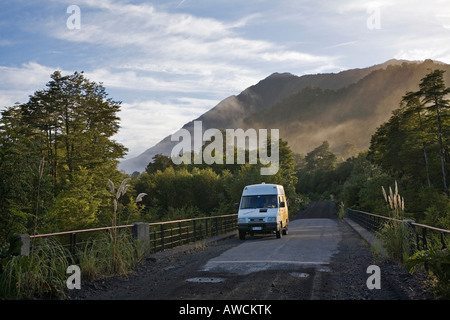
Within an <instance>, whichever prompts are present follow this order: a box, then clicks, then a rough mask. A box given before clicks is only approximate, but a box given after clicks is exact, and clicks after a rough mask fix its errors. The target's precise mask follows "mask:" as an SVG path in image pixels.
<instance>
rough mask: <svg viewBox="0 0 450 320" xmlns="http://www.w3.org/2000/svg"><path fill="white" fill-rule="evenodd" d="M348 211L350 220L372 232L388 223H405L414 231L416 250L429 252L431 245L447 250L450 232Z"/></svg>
mask: <svg viewBox="0 0 450 320" xmlns="http://www.w3.org/2000/svg"><path fill="white" fill-rule="evenodd" d="M346 211H347V215H348V217H349V218H350V219H352V220H353V221H355V222H356V223H358V224H360V225H361V226H362V227H364V228H366V229H367V230H369V231H372V232H376V231H378V230H380V229H381V227H382V226H383V224H384V223H386V222H387V221H394V222H396V223H403V224H405V225H407V226H409V227H410V228H411V230H412V231H413V238H414V242H415V243H414V244H413V245H415V248H416V250H427V249H428V248H429V247H430V245H439V246H440V247H441V249H445V248H447V243H448V240H449V237H450V230H446V229H441V228H436V227H432V226H428V225H425V224H420V223H416V222H414V220H399V219H394V218H390V217H385V216H380V215H377V214H373V213H369V212H364V211H359V210H352V209H346Z"/></svg>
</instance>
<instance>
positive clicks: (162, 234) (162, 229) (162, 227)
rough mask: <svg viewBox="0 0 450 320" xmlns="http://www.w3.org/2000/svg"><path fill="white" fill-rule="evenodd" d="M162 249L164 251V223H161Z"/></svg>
mask: <svg viewBox="0 0 450 320" xmlns="http://www.w3.org/2000/svg"><path fill="white" fill-rule="evenodd" d="M161 251H164V225H162V224H161Z"/></svg>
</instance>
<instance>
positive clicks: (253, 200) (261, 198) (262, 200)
mask: <svg viewBox="0 0 450 320" xmlns="http://www.w3.org/2000/svg"><path fill="white" fill-rule="evenodd" d="M277 207H278V203H277V196H276V195H273V194H267V195H255V196H244V197H242V201H241V209H259V208H277Z"/></svg>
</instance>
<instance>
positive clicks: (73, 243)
mask: <svg viewBox="0 0 450 320" xmlns="http://www.w3.org/2000/svg"><path fill="white" fill-rule="evenodd" d="M76 249H77V234H76V233H71V234H70V253H72V254H73V255H74V254H76Z"/></svg>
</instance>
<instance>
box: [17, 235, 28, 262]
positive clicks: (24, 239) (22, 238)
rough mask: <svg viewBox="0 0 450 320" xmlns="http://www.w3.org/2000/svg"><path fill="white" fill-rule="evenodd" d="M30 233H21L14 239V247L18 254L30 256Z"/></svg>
mask: <svg viewBox="0 0 450 320" xmlns="http://www.w3.org/2000/svg"><path fill="white" fill-rule="evenodd" d="M30 246H31V242H30V235H28V234H19V235H18V236H17V237H16V239H15V241H14V247H15V248H14V249H13V251H15V252H16V253H17V254H18V255H21V256H27V257H28V256H29V255H30Z"/></svg>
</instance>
